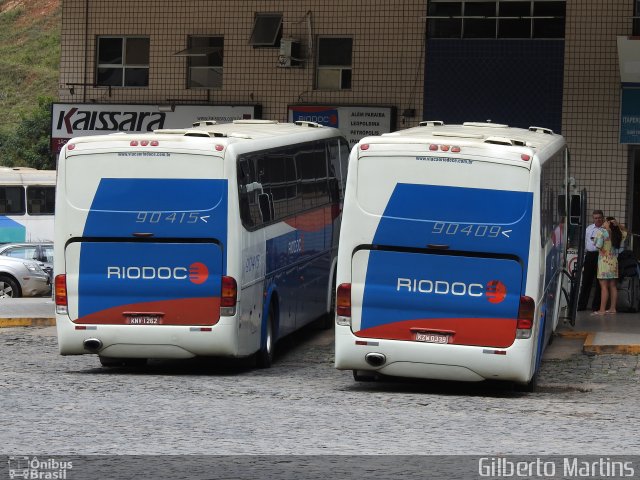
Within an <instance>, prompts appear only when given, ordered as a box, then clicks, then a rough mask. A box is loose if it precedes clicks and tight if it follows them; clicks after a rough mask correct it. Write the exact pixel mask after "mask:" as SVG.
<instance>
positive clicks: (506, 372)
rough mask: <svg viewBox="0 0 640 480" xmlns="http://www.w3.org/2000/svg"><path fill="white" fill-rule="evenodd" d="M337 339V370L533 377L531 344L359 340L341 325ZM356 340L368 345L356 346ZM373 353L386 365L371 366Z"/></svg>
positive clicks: (446, 376)
mask: <svg viewBox="0 0 640 480" xmlns="http://www.w3.org/2000/svg"><path fill="white" fill-rule="evenodd" d="M335 338H336V340H335V341H336V345H335V346H336V348H335V367H336V368H337V369H339V370H360V371H368V372H374V373H379V374H383V375H390V376H398V377H413V378H424V379H434V380H454V381H463V382H479V381H483V380H508V381H514V382H518V383H526V382H528V381H529V380H530V379H531V375H532V368H531V360H530V358H531V353H530V351H529V350H528V349H529V345H528V344H527V343H525V342H523V341H521V340H516V341H515V342H514V344H513V345H511V346H510V347H508V348H501V349H496V348H492V347H476V346H468V345H440V344H433V343H421V342H410V341H399V340H386V339H375V338H367V339H364V338H360V337H356V336H355V335H354V334H353V333H352V332H351V329H350V327H348V326H340V325H336V337H335ZM356 341H358V342H359V343H366V345H362V344H356ZM495 352H501V353H495ZM372 353H373V354H380V355H382V356H384V359H385V361H384V363H383V364H382V365H380V366H377V367H376V366H372V365H371V364H370V363H369V362H368V361H367V359H366V357H367V355H368V354H372Z"/></svg>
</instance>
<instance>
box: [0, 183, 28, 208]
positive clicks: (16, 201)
mask: <svg viewBox="0 0 640 480" xmlns="http://www.w3.org/2000/svg"><path fill="white" fill-rule="evenodd" d="M0 214H4V215H24V188H23V187H6V186H5V187H3V186H0Z"/></svg>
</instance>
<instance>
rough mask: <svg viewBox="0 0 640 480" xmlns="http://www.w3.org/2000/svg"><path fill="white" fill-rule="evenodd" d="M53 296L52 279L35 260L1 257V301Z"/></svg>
mask: <svg viewBox="0 0 640 480" xmlns="http://www.w3.org/2000/svg"><path fill="white" fill-rule="evenodd" d="M50 294H51V279H50V277H49V274H47V273H46V272H45V271H44V270H43V269H42V268H41V267H40V265H39V264H38V262H37V261H35V260H24V259H20V258H12V257H7V256H4V255H0V300H2V299H4V298H18V297H38V296H42V295H50Z"/></svg>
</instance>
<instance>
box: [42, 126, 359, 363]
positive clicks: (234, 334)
mask: <svg viewBox="0 0 640 480" xmlns="http://www.w3.org/2000/svg"><path fill="white" fill-rule="evenodd" d="M348 155H349V149H348V144H347V142H346V140H345V139H344V138H343V137H342V136H341V134H340V132H339V131H338V130H336V129H333V128H327V127H323V126H321V125H318V124H315V123H309V122H297V123H295V124H292V123H290V124H287V123H278V122H274V121H267V120H242V121H235V122H233V123H230V124H220V125H216V124H215V123H214V122H201V123H197V124H194V126H193V128H188V129H182V130H181V129H178V130H157V131H156V132H154V133H149V134H146V133H145V134H135V135H129V134H123V133H116V134H112V135H107V136H97V137H81V138H76V139H73V140H71V141H70V142H69V143H68V144H67V145H66V146H65V147H64V148H63V150H62V152H61V154H60V159H59V165H58V175H59V176H58V178H59V181H58V189H57V210H56V226H55V228H56V234H55V256H54V273H55V302H56V322H57V330H58V340H59V348H60V353H61V354H63V355H75V354H97V355H98V356H99V357H100V361H101V362H102V364H103V365H105V366H115V365H132V364H139V363H141V362H145V361H146V359H149V358H189V357H194V356H229V357H247V356H251V355H253V354H256V358H257V360H258V364H259V365H261V366H268V365H270V364H271V361H272V357H273V348H274V344H275V342H276V341H277V340H278V339H279V338H282V337H283V336H285V335H288V334H290V333H292V332H294V331H295V330H297V329H299V328H301V327H302V326H304V325H306V324H308V323H310V322H311V321H313V320H315V319H318V318H321V317H323V316H325V317H324V318H325V319H326V318H328V319H329V322H328V325H329V326H331V325H333V314H332V313H330V312H331V311H332V302H333V301H335V297H334V296H333V292H334V291H335V283H334V282H335V275H334V273H335V265H336V263H337V247H338V243H337V242H338V238H339V228H340V219H341V207H342V198H343V188H344V183H343V181H342V178H345V179H346V167H347V163H348Z"/></svg>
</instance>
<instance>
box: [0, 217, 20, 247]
mask: <svg viewBox="0 0 640 480" xmlns="http://www.w3.org/2000/svg"><path fill="white" fill-rule="evenodd" d="M26 238H27V229H26V228H25V226H24V225H20V224H19V223H18V222H16V221H15V220H12V219H10V218H8V217H5V216H4V215H0V243H11V242H14V243H15V242H24V241H26Z"/></svg>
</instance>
